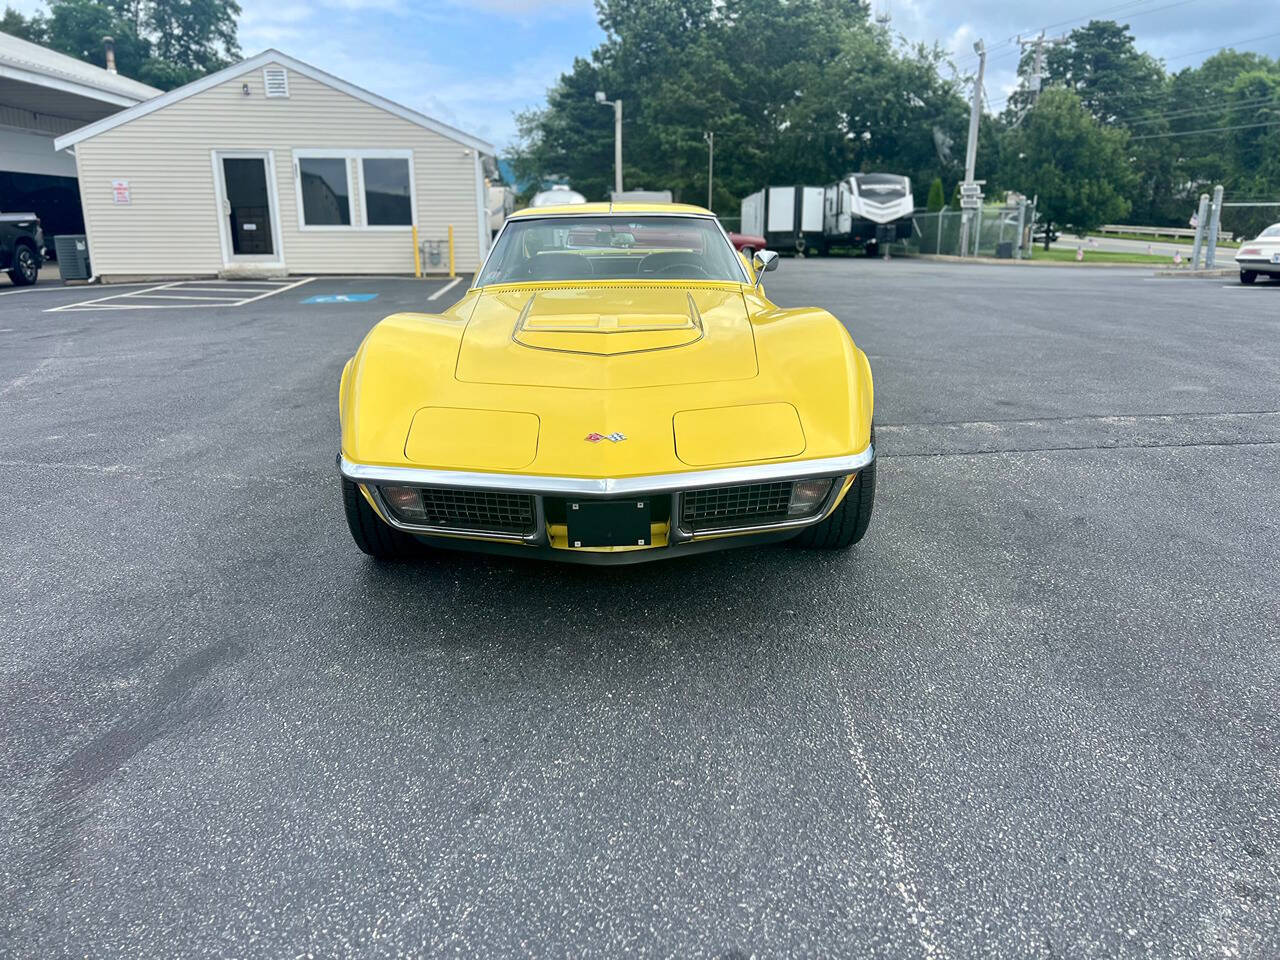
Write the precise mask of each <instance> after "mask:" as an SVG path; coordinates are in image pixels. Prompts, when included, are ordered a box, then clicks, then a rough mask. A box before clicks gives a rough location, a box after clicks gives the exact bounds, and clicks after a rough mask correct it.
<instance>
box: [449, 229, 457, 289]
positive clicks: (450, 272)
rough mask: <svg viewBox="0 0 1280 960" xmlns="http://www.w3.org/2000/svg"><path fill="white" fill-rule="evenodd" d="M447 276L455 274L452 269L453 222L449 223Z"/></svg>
mask: <svg viewBox="0 0 1280 960" xmlns="http://www.w3.org/2000/svg"><path fill="white" fill-rule="evenodd" d="M449 276H451V277H453V276H457V274H456V273H454V270H453V224H452V223H451V224H449Z"/></svg>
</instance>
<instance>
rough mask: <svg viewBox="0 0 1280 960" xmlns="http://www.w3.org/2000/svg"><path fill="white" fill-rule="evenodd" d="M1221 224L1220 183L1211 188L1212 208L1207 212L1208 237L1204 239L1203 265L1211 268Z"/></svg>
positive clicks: (1215, 262) (1213, 262)
mask: <svg viewBox="0 0 1280 960" xmlns="http://www.w3.org/2000/svg"><path fill="white" fill-rule="evenodd" d="M1221 224H1222V184H1218V185H1217V186H1216V187H1214V188H1213V208H1212V210H1211V211H1210V212H1209V237H1208V239H1207V240H1206V241H1205V251H1204V267H1205V269H1206V270H1212V269H1213V268H1214V266H1216V264H1217V260H1216V254H1217V252H1218V227H1219V226H1221Z"/></svg>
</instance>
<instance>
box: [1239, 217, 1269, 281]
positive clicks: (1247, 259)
mask: <svg viewBox="0 0 1280 960" xmlns="http://www.w3.org/2000/svg"><path fill="white" fill-rule="evenodd" d="M1236 263H1237V264H1239V265H1240V282H1241V283H1253V281H1255V280H1257V279H1258V274H1260V273H1263V274H1267V275H1269V276H1271V277H1274V278H1276V279H1280V223H1273V224H1272V225H1271V226H1269V227H1267V229H1265V230H1263V231H1262V232H1261V233H1260V234H1258V235H1257V237H1255V238H1254V239H1252V240H1246V241H1245V242H1244V243H1243V244H1242V245H1241V246H1240V252H1239V253H1237V254H1236Z"/></svg>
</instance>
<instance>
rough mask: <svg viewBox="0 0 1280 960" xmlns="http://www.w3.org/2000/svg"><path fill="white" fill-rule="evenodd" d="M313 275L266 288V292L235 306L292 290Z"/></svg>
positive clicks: (307, 281) (310, 279)
mask: <svg viewBox="0 0 1280 960" xmlns="http://www.w3.org/2000/svg"><path fill="white" fill-rule="evenodd" d="M314 279H315V277H303V278H302V279H301V280H299V281H298V282H297V283H291V284H289V285H288V286H287V287H280V288H278V289H276V290H268V291H267V292H266V293H260V294H258V295H257V296H256V297H250V298H249V299H248V300H241V301H240V302H239V303H238V304H236V306H240V307H243V306H244V305H245V304H246V303H253V302H254V301H255V300H261V299H263V298H264V297H274V296H275V295H276V294H277V293H284V292H285V291H286V290H293V289H294V288H296V287H300V286H302V285H303V284H304V283H310V282H311V281H312V280H314Z"/></svg>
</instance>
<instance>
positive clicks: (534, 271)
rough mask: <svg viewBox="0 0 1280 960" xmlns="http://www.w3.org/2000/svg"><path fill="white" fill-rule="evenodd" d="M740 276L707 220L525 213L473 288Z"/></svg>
mask: <svg viewBox="0 0 1280 960" xmlns="http://www.w3.org/2000/svg"><path fill="white" fill-rule="evenodd" d="M637 277H638V278H643V279H646V280H724V281H728V282H730V283H743V282H745V280H746V275H745V274H744V272H743V270H742V266H741V261H739V260H738V258H737V254H735V253H734V250H733V247H732V246H730V245H729V242H728V241H727V240H726V239H725V238H724V234H723V233H721V232H720V228H719V226H718V225H717V224H716V222H715V221H714V220H712V219H710V218H708V217H645V216H638V217H627V216H616V217H614V216H606V217H569V216H565V217H544V218H534V217H531V218H529V219H527V220H524V219H516V220H512V221H510V222H509V223H508V224H507V227H506V229H505V230H503V231H502V236H501V237H499V238H498V243H497V246H495V247H494V249H493V254H492V255H491V256H490V257H489V262H488V263H487V264H486V265H485V268H484V272H483V273H481V275H480V278H479V280H477V281H476V285H477V286H482V287H483V286H487V285H489V284H494V283H527V282H548V281H550V282H555V281H561V280H567V281H574V280H627V279H632V278H637Z"/></svg>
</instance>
